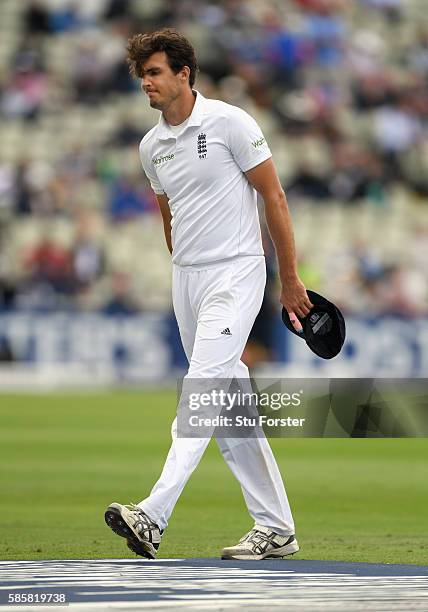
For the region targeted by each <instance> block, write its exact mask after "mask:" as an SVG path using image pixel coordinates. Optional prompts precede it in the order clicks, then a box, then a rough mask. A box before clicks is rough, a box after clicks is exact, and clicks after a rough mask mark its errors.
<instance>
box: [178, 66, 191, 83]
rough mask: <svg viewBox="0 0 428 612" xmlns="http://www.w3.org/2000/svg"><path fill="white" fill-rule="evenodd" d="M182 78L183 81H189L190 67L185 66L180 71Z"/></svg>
mask: <svg viewBox="0 0 428 612" xmlns="http://www.w3.org/2000/svg"><path fill="white" fill-rule="evenodd" d="M180 76H181V78H182V81H187V80H188V79H189V77H190V68H189V66H183V68H182V69H181V70H180Z"/></svg>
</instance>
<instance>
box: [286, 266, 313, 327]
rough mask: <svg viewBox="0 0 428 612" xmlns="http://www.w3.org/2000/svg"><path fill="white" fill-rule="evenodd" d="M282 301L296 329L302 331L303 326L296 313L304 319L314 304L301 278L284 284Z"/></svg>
mask: <svg viewBox="0 0 428 612" xmlns="http://www.w3.org/2000/svg"><path fill="white" fill-rule="evenodd" d="M280 302H281V304H282V305H283V306H284V308H285V310H286V311H287V312H288V314H289V316H290V320H291V322H292V324H293V326H294V328H295V329H296V331H301V329H302V326H301V324H300V322H299V321H298V320H297V318H296V315H297V317H300V318H301V319H303V318H304V317H306V315H307V314H309V312H310V310H311V308H313V304H312V302H311V301H310V299H309V298H308V295H307V293H306V289H305V285H304V284H303V283H302V281H301V280H300V279H299V278H296V279H294V280H292V281H288V282H287V284H286V286H284V285H283V287H282V292H281V297H280Z"/></svg>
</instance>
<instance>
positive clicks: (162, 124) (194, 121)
mask: <svg viewBox="0 0 428 612" xmlns="http://www.w3.org/2000/svg"><path fill="white" fill-rule="evenodd" d="M192 91H193V92H194V93H195V94H196V100H195V104H194V106H193V109H192V112H191V113H190V115H189V118H188V123H187V126H186V129H187V128H188V127H190V126H197V125H202V118H203V115H204V101H205V98H204V96H203V95H202V94H201V93H199V91H196V90H195V89H193V90H192ZM156 136H157V139H158V140H168V139H169V138H177V137H176V135H175V134H174V132H173V131H172V130H171V128H170V127H169V124H168V122H167V121H166V120H165V118H164V116H163V114H162V113H161V116H160V117H159V122H158V129H157V134H156Z"/></svg>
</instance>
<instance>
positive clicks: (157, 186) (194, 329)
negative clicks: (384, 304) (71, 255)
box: [105, 29, 312, 559]
mask: <svg viewBox="0 0 428 612" xmlns="http://www.w3.org/2000/svg"><path fill="white" fill-rule="evenodd" d="M128 53H129V63H130V66H131V71H132V73H133V74H134V75H136V76H137V77H139V78H140V79H141V87H142V90H143V92H144V93H145V94H146V95H147V96H148V98H149V103H150V106H151V107H152V108H156V109H158V110H159V111H161V116H160V118H159V123H158V124H157V125H156V126H155V127H154V128H153V129H152V130H150V132H148V134H146V136H145V137H144V138H143V140H142V142H141V145H140V156H141V162H142V165H143V168H144V171H145V173H146V175H147V177H148V179H149V180H150V183H151V186H152V188H153V190H154V192H155V194H156V198H157V201H158V203H159V207H160V211H161V213H162V218H163V225H164V230H165V238H166V243H167V245H168V248H169V251H170V253H171V254H172V261H173V289H172V291H173V305H174V310H175V314H176V317H177V322H178V326H179V329H180V335H181V340H182V343H183V347H184V350H185V352H186V355H187V357H188V360H189V370H188V373H187V376H186V377H185V380H184V385H185V384H186V382H187V383H189V384H190V383H191V381H192V380H196V379H197V380H202V381H204V380H213V379H214V380H232V379H239V380H242V379H247V380H248V377H249V373H248V368H247V367H246V366H245V364H244V363H243V362H242V361H241V360H240V359H241V355H242V352H243V350H244V348H245V344H246V341H247V338H248V335H249V333H250V331H251V328H252V325H253V323H254V319H255V317H256V315H257V313H258V311H259V309H260V305H261V302H262V298H263V293H264V287H265V281H266V271H265V261H264V255H263V249H262V244H261V236H260V225H259V219H258V213H257V192H258V193H259V194H260V195H261V196H262V197H263V199H264V203H265V210H266V220H267V223H268V227H269V231H270V233H271V236H272V239H273V242H274V244H275V248H276V253H277V257H278V263H279V271H280V276H281V282H282V293H281V298H280V299H281V302H282V304H283V305H284V306H285V308H286V309H287V310H288V312H290V313H293V314H294V313H295V314H296V315H298V316H300V317H304V316H306V315H307V314H308V312H309V310H310V308H311V307H312V304H311V303H310V301H309V299H308V297H307V294H306V290H305V287H304V286H303V284H302V282H301V281H300V279H299V277H298V275H297V271H296V257H295V251H294V240H293V233H292V226H291V220H290V215H289V212H288V208H287V202H286V199H285V195H284V192H283V190H282V188H281V185H280V182H279V179H278V176H277V173H276V170H275V167H274V164H273V162H272V157H271V153H270V150H269V147H268V145H267V143H266V141H265V138H264V137H263V134H262V133H261V130H260V128H259V127H258V125H257V123H256V122H255V121H254V119H253V118H252V117H250V116H249V115H248V114H247V113H246V112H244V111H243V110H241V109H239V108H236V107H234V106H231V105H229V104H226V103H224V102H220V101H218V100H208V99H205V98H204V97H203V96H202V95H201V94H200V93H198V92H196V91H194V90H193V85H194V82H195V74H196V70H197V64H196V59H195V54H194V49H193V47H192V45H191V44H190V43H189V41H188V40H187V39H186V38H184V36H182V35H181V34H180V33H178V32H177V31H176V30H173V29H163V30H160V31H157V32H154V33H152V34H145V35H142V34H138V35H136V36H134V37H133V38H132V39H131V40H130V41H129V46H128ZM294 319H295V317H294ZM295 320H296V319H295ZM296 324H297V323H296ZM183 398H184V399H183ZM180 402H181V403H183V402H185V395H184V394H183V395H182V397H181V399H180ZM173 427H174V425H173ZM208 442H209V438H208V437H206V438H193V437H177V435H174V432H173V441H172V445H171V448H170V451H169V453H168V457H167V459H166V462H165V465H164V468H163V471H162V474H161V476H160V478H159V480H158V482H157V483H156V484H155V486H154V487H153V489H152V491H151V493H150V495H149V496H148V497H147V498H146V499H144V500H143V501H141V502H140V503H139V504H138V505H136V506H135V505H131V506H124V505H122V504H118V503H113V504H111V505H110V506H109V507H108V508H107V511H106V514H105V519H106V522H107V524H108V525H109V526H110V527H111V528H112V529H113V531H115V533H117V534H118V535H120V536H122V537H124V538H126V539H127V542H128V546H129V548H130V549H131V550H133V551H134V552H136V553H137V554H139V555H142V556H144V557H147V558H154V557H155V555H156V552H157V549H158V547H159V544H160V541H161V537H162V533H163V531H164V529H165V528H166V526H167V524H168V519H169V517H170V515H171V514H172V511H173V508H174V505H175V503H176V501H177V499H178V497H179V495H180V493H181V491H182V490H183V488H184V486H185V484H186V482H187V480H188V479H189V477H190V475H191V473H192V472H193V470H194V469H195V467H196V466H197V464H198V462H199V460H200V458H201V457H202V454H203V452H204V450H205V448H206V446H207V445H208ZM217 442H218V444H219V446H220V449H221V452H222V454H223V456H224V458H225V460H226V462H227V463H228V465H229V467H230V469H231V470H232V472H233V474H234V475H235V476H236V478H237V479H238V481H239V483H240V485H241V488H242V491H243V495H244V498H245V501H246V504H247V507H248V511H249V513H250V515H251V516H252V518H253V519H254V521H255V525H254V527H253V529H251V530H250V531H249V533H248V534H246V535H245V536H244V537H243V538H242V539H241V540H240V542H239V543H238V544H237V545H236V546H231V547H227V548H225V549H223V552H222V558H227V559H263V558H265V557H283V556H285V555H289V554H294V553H295V552H297V551H298V550H299V546H298V544H297V540H296V539H295V534H294V522H293V518H292V514H291V510H290V506H289V503H288V500H287V496H286V493H285V489H284V485H283V482H282V479H281V475H280V472H279V469H278V466H277V464H276V461H275V458H274V456H273V454H272V451H271V448H270V446H269V443H268V441H267V440H266V438H265V437H264V436H261V437H258V438H219V439H217Z"/></svg>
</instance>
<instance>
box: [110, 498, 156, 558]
mask: <svg viewBox="0 0 428 612" xmlns="http://www.w3.org/2000/svg"><path fill="white" fill-rule="evenodd" d="M104 518H105V522H106V523H107V525H108V526H109V527H110V529H112V530H113V531H114V532H115V533H117V535H120V536H121V537H122V538H126V540H127V544H128V548H130V549H131V550H132V551H133V552H135V554H137V555H141V556H142V557H146V559H154V558H155V557H156V553H157V550H158V548H159V544H160V541H161V539H162V534H163V531H162V530H161V529H159V527H158V526H157V525H156V523H154V522H153V521H152V520H151V518H149V517H148V516H147V514H146V513H145V512H143V510H141V508H139V507H138V506H136V505H135V504H130V505H129V506H123V505H122V504H118V503H117V502H114V503H112V504H110V506H109V507H108V508H107V510H106V512H105V514H104Z"/></svg>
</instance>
